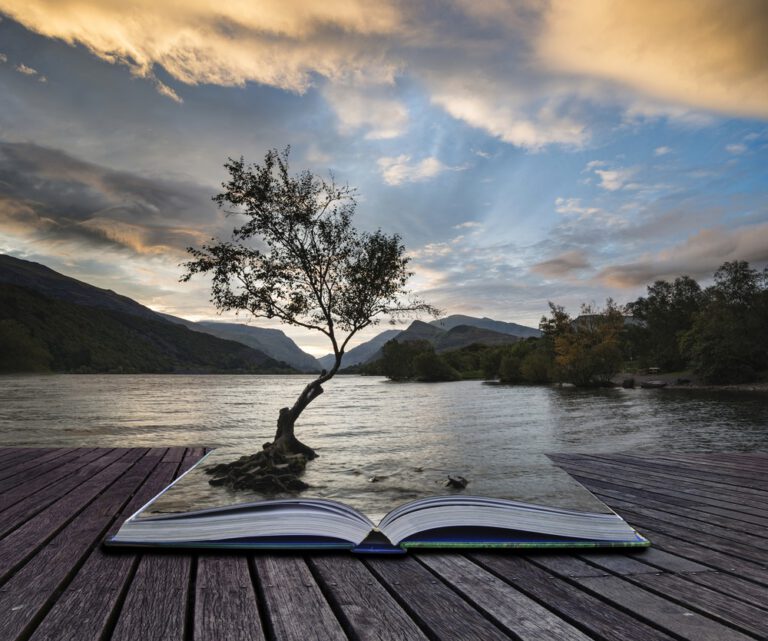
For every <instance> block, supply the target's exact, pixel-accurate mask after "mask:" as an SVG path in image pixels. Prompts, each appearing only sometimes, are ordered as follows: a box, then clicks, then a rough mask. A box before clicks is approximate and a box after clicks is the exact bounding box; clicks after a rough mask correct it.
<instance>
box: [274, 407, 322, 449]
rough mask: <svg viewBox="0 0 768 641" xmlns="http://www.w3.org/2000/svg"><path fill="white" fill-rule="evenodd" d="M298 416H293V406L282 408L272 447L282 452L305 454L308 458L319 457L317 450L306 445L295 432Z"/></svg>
mask: <svg viewBox="0 0 768 641" xmlns="http://www.w3.org/2000/svg"><path fill="white" fill-rule="evenodd" d="M295 424H296V417H294V416H293V413H292V412H291V408H289V407H284V408H283V409H281V410H280V416H279V418H278V419H277V432H276V433H275V440H274V442H273V443H272V447H273V448H274V449H275V451H276V452H279V453H280V454H289V455H290V454H303V455H304V456H306V457H307V459H308V460H310V461H311V460H312V459H314V458H317V452H315V450H313V449H312V448H311V447H309V446H308V445H304V443H302V442H301V441H300V440H299V439H297V438H296V436H295V435H294V433H293V428H294V425H295Z"/></svg>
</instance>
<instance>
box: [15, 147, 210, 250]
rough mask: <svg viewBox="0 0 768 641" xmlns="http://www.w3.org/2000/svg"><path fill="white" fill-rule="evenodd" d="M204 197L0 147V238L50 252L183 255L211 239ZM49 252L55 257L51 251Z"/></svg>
mask: <svg viewBox="0 0 768 641" xmlns="http://www.w3.org/2000/svg"><path fill="white" fill-rule="evenodd" d="M217 218H218V217H217V216H215V208H214V207H213V206H212V205H211V204H210V194H209V193H208V191H207V190H205V189H203V188H201V187H199V186H196V185H190V184H184V183H174V182H171V181H163V180H151V179H148V178H143V177H140V176H137V175H133V174H128V173H125V172H117V171H113V170H110V169H108V168H105V167H100V166H98V165H94V164H92V163H86V162H83V161H81V160H78V159H76V158H73V157H72V156H69V155H67V154H65V153H62V152H60V151H57V150H53V149H48V148H45V147H39V146H36V145H29V144H8V143H0V233H5V234H6V235H8V234H10V235H14V236H17V237H24V238H26V239H29V240H35V241H36V242H38V244H39V245H41V246H42V245H46V246H48V247H49V248H53V247H55V246H56V245H58V244H60V243H62V242H66V243H71V244H80V246H81V247H82V248H84V249H98V248H100V247H103V248H111V249H118V250H123V251H125V252H128V253H129V254H135V255H146V256H150V255H173V256H175V257H176V258H177V260H178V257H180V256H183V255H184V250H185V248H186V247H187V246H189V245H192V244H199V243H200V242H201V241H203V240H205V239H206V238H208V237H210V235H211V234H210V233H206V231H205V228H206V227H207V228H208V232H210V231H212V230H211V228H210V224H211V221H216V220H217ZM54 253H55V252H54Z"/></svg>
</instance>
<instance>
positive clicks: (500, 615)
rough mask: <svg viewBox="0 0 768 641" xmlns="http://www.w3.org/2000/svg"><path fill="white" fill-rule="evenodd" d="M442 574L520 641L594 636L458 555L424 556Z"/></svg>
mask: <svg viewBox="0 0 768 641" xmlns="http://www.w3.org/2000/svg"><path fill="white" fill-rule="evenodd" d="M418 560H419V561H421V563H423V564H425V565H426V566H427V567H429V568H430V569H431V570H432V571H433V572H435V573H436V574H438V575H439V576H440V577H441V578H442V579H443V580H444V581H445V582H446V583H448V584H449V585H451V586H452V587H453V589H454V590H458V591H459V592H460V593H461V595H462V597H463V598H464V599H465V600H467V601H469V602H470V603H472V604H473V605H474V606H475V607H476V608H478V609H480V610H482V611H483V612H485V614H486V615H488V616H489V617H491V618H492V619H493V620H494V621H495V622H496V623H497V624H498V625H500V626H502V627H503V628H505V629H506V630H507V631H508V632H509V633H511V634H512V635H514V638H515V639H519V640H520V641H529V640H530V641H547V640H548V639H549V640H551V641H586V640H588V639H589V638H590V637H588V636H587V635H586V634H584V633H583V632H581V631H580V630H578V629H577V628H575V627H574V626H572V625H570V624H569V623H566V622H565V621H563V620H562V619H561V618H560V617H559V616H557V615H556V614H554V613H552V612H550V611H549V610H547V609H546V608H545V607H543V606H541V605H539V604H538V603H537V602H536V601H534V600H533V599H531V598H530V597H528V596H526V595H524V594H523V593H522V592H520V591H519V590H517V589H516V588H513V587H512V586H511V585H509V584H508V583H506V582H504V581H502V580H501V579H499V578H498V577H496V576H495V575H493V574H491V573H490V572H487V571H486V570H484V569H482V568H481V567H480V566H479V565H477V564H476V563H474V562H472V561H470V560H469V559H467V558H466V557H464V556H460V555H458V554H421V555H419V557H418Z"/></svg>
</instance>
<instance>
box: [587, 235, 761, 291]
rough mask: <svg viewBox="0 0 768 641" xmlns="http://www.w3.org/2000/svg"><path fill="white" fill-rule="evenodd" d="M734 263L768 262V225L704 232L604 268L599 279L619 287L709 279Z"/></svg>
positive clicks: (610, 285) (757, 264)
mask: <svg viewBox="0 0 768 641" xmlns="http://www.w3.org/2000/svg"><path fill="white" fill-rule="evenodd" d="M731 260H746V261H748V262H750V263H753V265H754V266H763V265H765V264H766V263H768V223H763V224H760V225H750V226H745V227H740V228H737V229H727V228H724V227H716V228H711V229H703V230H701V231H699V232H697V233H696V234H694V235H692V236H691V237H690V238H688V239H687V240H686V241H685V242H683V243H681V244H680V245H678V246H676V247H672V248H670V249H666V250H663V251H660V252H657V253H655V254H650V255H647V256H645V257H643V258H641V259H639V260H636V261H633V262H631V263H624V264H619V265H611V266H608V267H605V268H603V269H602V270H601V271H600V272H599V273H598V274H597V277H596V278H597V280H598V281H599V282H601V283H603V284H604V285H607V286H609V287H619V288H630V287H637V286H640V285H645V284H647V283H651V282H653V281H654V280H657V279H660V278H663V279H673V278H676V277H677V276H682V275H688V276H691V277H692V278H702V279H706V278H710V277H711V276H712V274H713V273H714V272H715V270H716V269H717V268H718V267H720V265H722V264H723V263H724V262H726V261H731Z"/></svg>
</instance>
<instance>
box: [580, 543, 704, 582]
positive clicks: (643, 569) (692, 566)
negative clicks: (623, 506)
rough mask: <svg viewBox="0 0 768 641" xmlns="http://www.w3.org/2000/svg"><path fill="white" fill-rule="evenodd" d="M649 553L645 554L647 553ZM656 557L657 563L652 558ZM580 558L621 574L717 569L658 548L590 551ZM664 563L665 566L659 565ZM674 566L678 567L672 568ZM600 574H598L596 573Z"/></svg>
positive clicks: (605, 569)
mask: <svg viewBox="0 0 768 641" xmlns="http://www.w3.org/2000/svg"><path fill="white" fill-rule="evenodd" d="M646 552H647V553H648V554H645V553H646ZM652 559H655V560H656V563H652V562H651V560H652ZM579 560H581V561H586V562H587V563H588V564H590V565H593V566H596V567H597V568H601V569H602V570H604V571H608V572H612V573H613V574H619V575H633V574H658V573H659V572H662V571H666V572H675V571H681V570H679V569H680V568H685V570H682V571H685V572H713V573H717V571H716V570H714V569H712V568H708V567H706V566H704V565H701V564H700V563H694V562H693V561H689V560H688V559H684V558H682V557H679V556H675V555H674V554H669V553H667V552H663V551H661V550H659V549H657V548H649V549H647V550H644V551H643V553H640V554H627V553H625V552H619V551H616V552H605V553H601V552H589V553H587V554H580V555H579ZM659 564H662V565H663V566H664V567H659ZM670 566H671V567H672V568H677V570H676V569H670ZM594 576H598V575H594Z"/></svg>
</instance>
